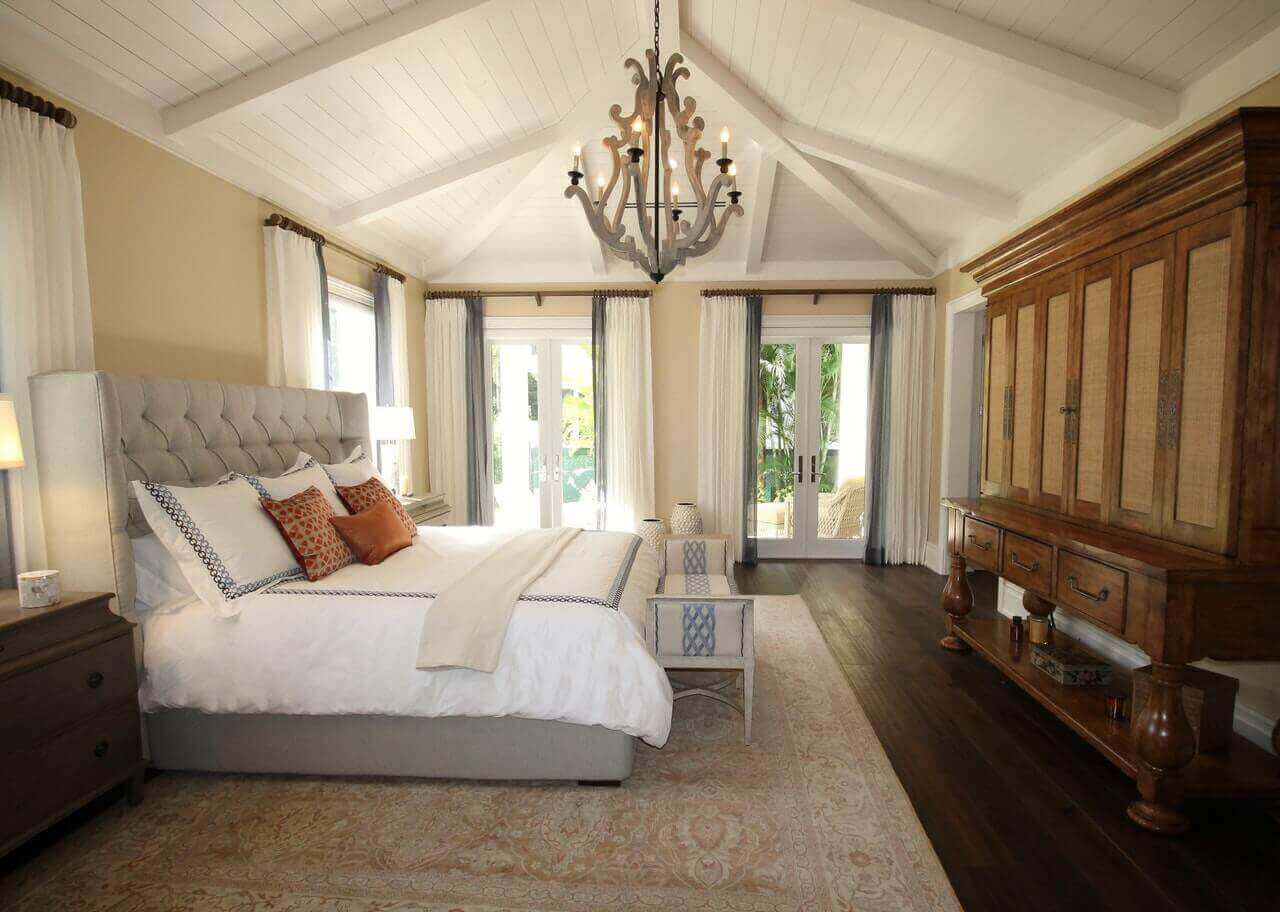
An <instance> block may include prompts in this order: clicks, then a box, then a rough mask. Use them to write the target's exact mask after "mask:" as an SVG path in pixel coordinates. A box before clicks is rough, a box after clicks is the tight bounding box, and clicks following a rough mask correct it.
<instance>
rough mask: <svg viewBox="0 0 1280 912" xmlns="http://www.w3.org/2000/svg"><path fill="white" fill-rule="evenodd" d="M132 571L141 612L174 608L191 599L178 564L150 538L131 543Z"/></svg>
mask: <svg viewBox="0 0 1280 912" xmlns="http://www.w3.org/2000/svg"><path fill="white" fill-rule="evenodd" d="M133 568H134V572H135V574H136V575H137V577H138V591H137V602H138V604H139V606H141V608H142V610H151V611H155V610H157V609H161V608H165V607H169V606H174V605H175V603H181V602H184V601H185V600H187V599H190V598H192V597H194V595H195V593H194V591H193V590H192V588H191V584H190V583H189V582H187V578H186V577H185V576H183V575H182V568H181V567H179V566H178V562H177V561H175V560H174V559H173V556H172V555H171V554H170V553H169V551H168V549H167V548H165V546H164V545H162V544H161V543H160V539H158V538H157V537H156V536H155V535H154V534H152V535H144V536H142V537H141V538H135V539H134V540H133Z"/></svg>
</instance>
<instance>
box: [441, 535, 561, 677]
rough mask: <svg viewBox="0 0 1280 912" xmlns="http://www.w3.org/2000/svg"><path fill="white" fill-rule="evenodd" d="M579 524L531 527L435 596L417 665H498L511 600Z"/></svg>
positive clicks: (540, 571) (552, 559)
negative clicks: (561, 526) (563, 527)
mask: <svg viewBox="0 0 1280 912" xmlns="http://www.w3.org/2000/svg"><path fill="white" fill-rule="evenodd" d="M581 531H582V530H581V529H533V530H531V531H529V532H524V533H522V534H520V535H518V536H516V537H515V538H513V539H512V540H511V541H510V542H508V543H507V544H505V545H503V546H501V547H500V548H498V549H497V550H495V551H493V552H491V553H489V554H488V555H486V556H485V557H484V558H483V559H481V560H480V561H479V562H478V563H477V564H476V565H475V566H474V567H472V568H471V569H470V570H469V571H467V572H466V573H464V574H463V575H462V577H461V578H460V579H458V580H456V581H455V582H453V583H451V584H450V585H449V586H448V587H447V588H446V589H445V590H444V591H443V592H441V593H440V594H439V595H438V596H436V598H435V600H434V601H433V602H432V603H431V607H430V608H428V609H427V616H426V618H425V619H423V622H422V636H421V638H420V639H419V640H418V666H417V667H418V668H424V669H425V668H472V669H475V670H476V671H488V672H491V671H493V670H494V669H495V668H497V667H498V658H499V657H500V656H501V655H502V641H503V640H504V639H505V638H506V635H507V624H508V623H510V621H511V612H512V611H514V610H515V607H516V602H518V601H519V600H520V596H521V595H523V594H524V591H525V589H527V588H528V587H529V584H530V583H532V582H533V581H534V580H536V579H537V578H538V577H540V576H542V574H544V573H546V572H547V568H549V567H550V566H551V565H552V564H553V563H555V560H556V558H557V557H559V556H560V552H562V551H563V550H564V549H565V547H566V546H567V545H568V544H569V542H571V541H573V538H574V536H576V535H577V534H578V533H579V532H581Z"/></svg>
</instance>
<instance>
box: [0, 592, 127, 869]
mask: <svg viewBox="0 0 1280 912" xmlns="http://www.w3.org/2000/svg"><path fill="white" fill-rule="evenodd" d="M111 598H112V596H111V594H110V593H90V592H68V593H65V594H64V595H63V597H62V601H60V602H59V603H58V604H56V605H51V606H50V607H48V608H20V607H18V594H17V592H15V591H13V590H4V591H0V807H2V808H4V809H5V810H4V813H3V814H2V815H0V855H3V854H4V853H5V852H7V851H8V850H9V849H12V848H14V847H15V846H17V845H18V844H19V843H22V842H24V841H26V840H27V839H29V838H30V837H31V836H34V835H35V834H36V833H38V832H40V831H41V830H43V829H45V828H46V827H48V826H50V825H51V824H53V823H55V822H56V821H58V820H59V819H61V818H62V817H65V816H66V815H67V814H70V813H71V812H72V811H74V810H76V809H77V808H79V807H81V806H82V805H84V804H87V803H88V802H90V801H92V800H93V799H94V798H96V797H98V796H99V795H101V794H103V793H104V792H107V791H109V790H110V789H112V788H114V787H115V786H117V785H120V784H121V783H123V782H128V783H129V801H130V803H131V804H137V803H138V802H139V801H141V800H142V775H143V772H144V770H145V762H144V760H143V758H142V730H141V725H140V722H139V713H138V675H137V669H136V666H135V665H134V656H133V625H132V624H130V623H129V622H128V621H126V620H124V619H123V618H121V617H119V616H117V615H115V614H112V612H111V610H110V608H109V607H108V606H109V604H110V601H111Z"/></svg>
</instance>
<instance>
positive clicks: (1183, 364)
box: [1160, 209, 1245, 553]
mask: <svg viewBox="0 0 1280 912" xmlns="http://www.w3.org/2000/svg"><path fill="white" fill-rule="evenodd" d="M1244 244H1245V210H1243V209H1236V210H1233V211H1231V212H1227V213H1223V214H1222V215H1220V216H1216V217H1215V218H1212V219H1208V220H1207V221H1204V222H1200V223H1199V224H1196V225H1192V226H1191V227H1189V228H1184V229H1183V230H1181V231H1179V232H1178V236H1177V268H1176V272H1175V276H1174V286H1173V287H1174V296H1173V308H1172V314H1171V320H1170V332H1169V341H1170V353H1171V356H1170V358H1169V367H1168V370H1167V372H1166V375H1165V386H1164V393H1165V395H1164V399H1163V408H1162V413H1161V424H1160V432H1161V437H1162V439H1161V443H1162V444H1163V446H1164V448H1165V452H1166V458H1165V463H1166V469H1165V485H1166V487H1165V496H1164V507H1165V515H1164V537H1165V538H1169V539H1173V540H1174V541H1179V542H1182V543H1184V544H1188V545H1194V546H1196V547H1199V548H1205V549H1208V550H1213V551H1220V552H1225V553H1231V552H1232V551H1233V550H1234V545H1235V541H1234V538H1235V536H1234V530H1235V522H1234V519H1235V510H1236V504H1235V502H1234V500H1233V498H1232V496H1231V492H1232V490H1233V482H1234V477H1235V474H1236V471H1237V458H1238V453H1237V446H1236V439H1237V436H1236V435H1237V427H1236V413H1237V408H1236V406H1237V402H1238V398H1239V390H1240V382H1241V377H1240V374H1241V368H1242V365H1241V356H1240V329H1241V326H1242V324H1243V319H1242V317H1241V305H1242V297H1243V294H1242V289H1243V282H1244V265H1245V250H1244Z"/></svg>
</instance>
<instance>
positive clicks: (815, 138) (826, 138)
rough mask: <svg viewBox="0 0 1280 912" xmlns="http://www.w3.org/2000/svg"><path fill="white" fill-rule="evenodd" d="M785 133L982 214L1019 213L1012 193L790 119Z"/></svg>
mask: <svg viewBox="0 0 1280 912" xmlns="http://www.w3.org/2000/svg"><path fill="white" fill-rule="evenodd" d="M782 135H783V137H785V138H786V139H788V140H790V141H791V142H792V143H793V144H794V145H795V146H797V147H799V148H800V149H801V150H802V151H804V152H808V153H809V154H811V155H815V156H817V157H818V158H821V159H825V160H826V161H829V162H832V163H833V164H837V165H840V166H841V167H843V168H848V169H849V170H851V171H869V172H872V173H874V174H877V175H879V176H880V177H883V178H886V179H888V180H891V181H893V182H894V183H896V184H900V185H902V186H904V187H910V188H912V189H914V190H923V191H925V192H928V193H933V194H935V195H937V196H943V197H946V198H948V199H953V200H955V201H956V202H958V203H962V204H963V205H964V206H965V207H966V208H968V209H971V210H972V211H974V212H977V213H980V214H981V215H987V216H990V217H991V218H995V219H1000V220H1001V221H1008V220H1010V219H1012V218H1014V217H1015V216H1016V215H1017V214H1018V201H1017V199H1015V198H1014V197H1012V196H1009V195H1007V194H1004V193H1000V192H999V191H998V190H992V189H990V188H988V187H985V186H983V185H982V184H979V183H977V182H976V181H971V180H968V179H967V178H964V177H959V176H957V175H954V174H947V173H945V172H943V171H938V170H936V169H934V168H930V167H929V166H928V165H922V164H919V163H918V162H913V161H908V160H907V159H904V158H899V157H898V156H896V155H890V154H888V153H885V152H881V151H880V150H878V149H873V148H872V147H871V146H864V145H862V144H861V143H856V142H853V141H851V140H848V139H845V138H844V137H842V136H834V135H832V134H830V133H826V132H823V131H822V130H815V129H814V128H813V127H806V126H804V125H802V124H798V123H793V122H791V121H786V122H785V123H784V124H783V127H782Z"/></svg>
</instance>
